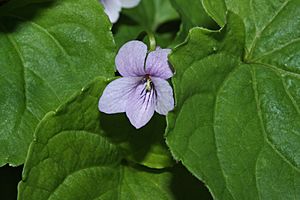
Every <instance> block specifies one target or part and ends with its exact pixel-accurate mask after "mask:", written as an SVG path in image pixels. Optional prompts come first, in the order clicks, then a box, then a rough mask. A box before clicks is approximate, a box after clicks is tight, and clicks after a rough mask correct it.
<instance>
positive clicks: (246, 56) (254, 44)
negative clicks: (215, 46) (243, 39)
mask: <svg viewBox="0 0 300 200" xmlns="http://www.w3.org/2000/svg"><path fill="white" fill-rule="evenodd" d="M289 2H290V0H288V1H286V2H284V3H283V4H282V6H281V7H280V8H279V9H278V12H277V13H275V15H273V17H271V18H270V20H269V21H268V22H267V23H266V24H265V26H264V27H263V28H262V29H261V30H259V31H256V33H255V37H254V39H253V41H252V43H251V45H250V48H249V53H248V54H247V52H246V54H245V59H246V60H251V57H252V54H253V51H254V49H255V46H256V44H257V42H258V40H259V39H260V37H261V34H262V33H263V32H264V31H265V30H266V29H267V28H268V27H269V26H270V25H271V24H272V23H273V22H274V20H275V19H276V17H277V16H278V15H279V14H280V13H281V12H282V11H283V10H284V8H286V6H287V5H288V3H289ZM250 5H251V9H253V6H252V0H251V1H250ZM254 23H255V27H257V25H256V21H254Z"/></svg>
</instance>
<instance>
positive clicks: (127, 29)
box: [114, 0, 178, 47]
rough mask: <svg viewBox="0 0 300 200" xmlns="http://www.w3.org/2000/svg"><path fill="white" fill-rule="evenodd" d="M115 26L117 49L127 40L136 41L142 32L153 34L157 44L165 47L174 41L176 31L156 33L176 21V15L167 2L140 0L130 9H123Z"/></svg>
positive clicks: (161, 0)
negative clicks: (165, 25) (161, 27)
mask: <svg viewBox="0 0 300 200" xmlns="http://www.w3.org/2000/svg"><path fill="white" fill-rule="evenodd" d="M122 13H123V14H124V15H122V16H121V18H120V20H119V22H118V23H117V24H116V25H115V27H114V30H115V32H116V33H115V40H116V44H117V46H118V47H120V46H122V45H123V44H124V43H125V42H127V41H129V40H133V39H136V38H137V37H138V36H139V35H140V34H141V33H142V32H143V31H149V32H152V33H155V37H156V38H157V44H158V45H159V46H161V47H167V46H169V45H170V43H171V42H172V41H173V40H174V38H175V34H176V31H177V30H176V29H175V30H173V29H174V28H173V26H172V27H170V28H168V30H167V33H161V32H158V29H159V28H160V26H162V25H164V24H166V23H168V22H171V21H174V20H177V19H178V14H177V12H176V11H175V10H174V8H173V7H172V6H171V4H170V2H169V0H152V1H149V0H142V1H141V2H140V4H139V5H138V6H137V7H135V8H132V9H124V10H123V12H122Z"/></svg>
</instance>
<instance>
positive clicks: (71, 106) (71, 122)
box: [19, 78, 202, 200]
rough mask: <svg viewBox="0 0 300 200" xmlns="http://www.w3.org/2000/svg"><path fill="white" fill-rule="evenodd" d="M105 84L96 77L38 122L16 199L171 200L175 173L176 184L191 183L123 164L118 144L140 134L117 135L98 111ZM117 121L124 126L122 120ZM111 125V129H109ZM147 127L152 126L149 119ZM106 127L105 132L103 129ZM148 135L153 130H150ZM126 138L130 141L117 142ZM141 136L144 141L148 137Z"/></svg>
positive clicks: (170, 172) (167, 173)
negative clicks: (128, 136)
mask: <svg viewBox="0 0 300 200" xmlns="http://www.w3.org/2000/svg"><path fill="white" fill-rule="evenodd" d="M107 83H108V81H106V80H104V79H103V78H98V79H97V80H96V81H94V82H93V83H92V84H90V85H89V86H88V87H86V88H84V89H83V90H82V91H81V92H80V93H79V94H78V95H75V96H74V97H73V98H72V99H70V100H69V101H68V102H67V103H66V104H65V105H62V106H61V107H59V108H58V110H57V111H55V112H50V113H48V114H47V115H46V117H45V118H44V119H43V120H42V121H41V123H40V124H39V126H38V128H37V130H36V132H35V139H34V141H33V142H32V144H31V146H30V150H29V155H28V158H27V160H26V163H25V167H24V172H23V180H22V182H21V183H20V184H19V199H20V200H22V199H32V200H38V199H41V200H42V199H66V200H68V199H72V200H76V199H108V200H113V199H155V200H156V199H166V200H169V199H176V198H175V197H176V193H174V192H173V188H172V187H173V184H174V186H176V188H177V186H178V185H179V184H180V182H178V181H179V179H178V176H177V175H176V173H178V172H181V173H180V174H181V176H183V174H185V175H184V176H183V177H182V178H180V180H186V181H183V182H181V183H184V184H188V183H189V182H190V183H195V180H193V179H191V177H190V176H188V175H187V172H184V171H182V169H180V168H179V169H178V168H175V169H172V170H166V169H164V170H150V169H149V168H148V169H147V168H144V167H139V166H137V165H133V164H132V163H131V162H126V161H127V159H126V157H127V153H128V151H126V149H125V150H124V148H123V146H122V143H125V142H127V143H129V144H130V145H133V146H135V145H137V142H138V141H141V138H142V137H144V136H139V135H138V134H144V133H145V132H143V131H141V132H139V133H137V132H133V133H126V131H127V130H126V129H125V130H123V132H122V131H119V128H117V126H119V125H120V126H121V127H122V126H123V127H125V126H124V125H122V124H119V121H118V120H116V119H115V118H114V117H112V118H110V119H108V118H107V117H108V116H107V115H103V114H102V113H100V112H99V111H98V108H97V104H98V100H99V96H100V95H101V93H102V91H103V89H104V88H105V86H106V84H107ZM118 116H120V115H117V117H118ZM121 121H122V123H126V121H124V119H122V120H121ZM154 121H155V120H154ZM107 123H109V124H107ZM113 123H114V124H115V126H114V127H111V124H113ZM151 123H152V124H154V123H155V122H153V120H152V122H151ZM151 123H150V124H151ZM106 126H107V127H108V126H110V127H111V129H109V130H107V129H106V128H107V127H106ZM150 126H152V125H150ZM127 129H128V128H127ZM152 130H155V129H154V128H153V127H152ZM115 131H119V132H115ZM126 134H131V135H132V136H133V137H136V138H132V139H131V140H123V138H122V137H123V135H126ZM153 134H155V133H153ZM160 134H163V133H160ZM145 137H147V138H149V135H145ZM117 139H118V140H117ZM134 140H135V142H133V141H134ZM149 140H150V141H148V143H151V140H152V139H151V137H150V138H149ZM124 159H125V160H124ZM187 177H189V178H187ZM174 179H176V180H174ZM194 185H195V184H192V185H191V187H192V188H194V189H196V191H198V190H199V189H200V186H201V185H200V184H199V182H198V183H197V184H196V185H197V186H198V187H199V189H198V188H195V187H194ZM200 190H202V189H200ZM179 191H186V192H187V194H188V196H187V197H191V196H190V194H191V195H192V194H193V195H198V194H199V193H198V192H196V193H195V192H194V191H195V190H193V189H189V188H183V189H181V188H179V189H178V191H177V192H179ZM179 193H180V192H179ZM198 197H199V196H198ZM198 197H197V198H198ZM189 199H190V198H189Z"/></svg>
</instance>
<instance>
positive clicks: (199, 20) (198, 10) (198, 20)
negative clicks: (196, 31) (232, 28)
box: [170, 0, 217, 42]
mask: <svg viewBox="0 0 300 200" xmlns="http://www.w3.org/2000/svg"><path fill="white" fill-rule="evenodd" d="M170 1H171V3H172V5H173V6H174V8H175V9H176V10H177V11H178V13H179V14H180V16H181V23H182V24H181V30H180V32H179V33H178V36H177V40H178V41H180V42H181V41H184V39H185V38H186V37H187V35H188V33H189V30H190V29H191V28H193V27H196V26H200V27H205V28H211V29H215V28H217V25H216V24H215V22H214V21H213V20H212V19H211V18H210V17H209V16H208V15H207V14H206V12H205V11H204V9H203V6H202V3H201V1H200V0H196V1H195V0H170Z"/></svg>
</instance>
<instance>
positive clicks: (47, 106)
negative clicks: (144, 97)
mask: <svg viewBox="0 0 300 200" xmlns="http://www.w3.org/2000/svg"><path fill="white" fill-rule="evenodd" d="M18 3H20V2H19V1H13V0H12V1H10V2H9V3H7V4H5V5H4V6H3V7H1V10H0V13H1V15H0V46H1V48H0V74H1V76H0V92H1V100H0V110H1V113H0V121H1V122H0V166H1V165H4V164H5V163H10V164H12V165H19V164H21V163H23V162H24V159H25V156H26V154H27V149H28V145H29V144H30V142H31V140H32V134H33V132H34V130H35V127H36V125H37V124H38V123H39V121H40V120H41V119H42V118H43V116H44V115H45V114H46V113H47V112H48V111H51V110H54V109H55V108H57V107H58V105H59V104H61V103H62V102H64V101H65V100H66V99H67V98H68V97H69V96H70V95H71V94H73V93H74V92H75V91H76V90H78V89H80V88H82V87H83V86H84V85H85V84H87V83H88V81H90V80H91V79H93V78H94V77H95V76H98V75H103V76H107V77H111V76H113V75H114V67H113V66H114V55H115V46H114V43H113V38H112V34H111V32H110V28H111V25H110V24H109V22H108V19H107V16H106V15H105V14H104V12H103V10H102V9H101V6H100V5H99V2H98V1H97V0H86V1H80V0H55V1H41V0H38V1H28V0H27V1H24V2H22V3H20V4H18ZM2 11H3V12H2Z"/></svg>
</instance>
